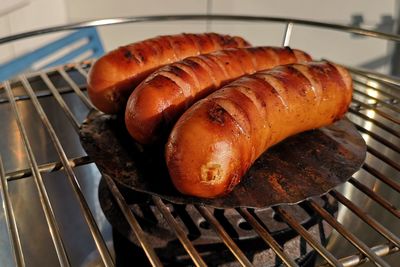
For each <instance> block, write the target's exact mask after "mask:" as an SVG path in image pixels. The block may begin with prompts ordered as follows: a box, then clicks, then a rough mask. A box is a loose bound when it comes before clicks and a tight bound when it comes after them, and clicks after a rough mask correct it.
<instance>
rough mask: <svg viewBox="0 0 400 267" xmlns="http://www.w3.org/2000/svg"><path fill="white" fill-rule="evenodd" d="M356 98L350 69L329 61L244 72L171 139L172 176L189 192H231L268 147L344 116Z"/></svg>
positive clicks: (188, 115)
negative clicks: (354, 97) (353, 98)
mask: <svg viewBox="0 0 400 267" xmlns="http://www.w3.org/2000/svg"><path fill="white" fill-rule="evenodd" d="M351 97H352V80H351V77H350V75H349V73H348V72H347V71H346V70H345V69H344V68H342V67H339V66H337V65H334V64H332V63H328V62H317V63H308V64H307V63H306V64H293V65H286V66H280V67H276V68H274V69H272V70H269V71H261V72H258V73H256V74H254V75H251V76H244V77H242V78H240V79H238V80H236V81H234V82H233V83H231V84H229V85H227V86H225V87H224V88H223V89H221V90H218V91H216V92H215V93H213V94H211V95H209V96H208V97H207V98H205V99H203V100H200V101H199V102H197V103H196V104H195V105H193V106H192V107H191V108H190V109H189V110H187V111H186V112H185V113H184V114H183V115H182V116H181V117H180V118H179V120H178V122H177V123H176V124H175V126H174V128H173V130H172V133H171V135H170V137H169V140H168V143H167V145H166V162H167V166H168V170H169V173H170V176H171V178H172V182H173V184H174V185H175V187H176V188H177V189H178V190H179V191H180V192H182V193H183V194H187V195H193V196H198V197H205V198H212V197H217V196H220V195H223V194H226V193H228V192H230V191H231V190H232V189H233V188H234V187H235V185H237V184H238V183H239V182H240V179H241V177H242V176H243V175H244V173H245V172H246V171H247V170H248V169H249V167H250V166H251V165H252V164H253V162H254V161H255V160H256V159H257V158H258V157H259V156H260V155H261V154H262V153H263V152H264V151H265V150H266V149H267V148H269V147H271V146H272V145H274V144H276V143H278V142H280V141H281V140H283V139H285V138H287V137H289V136H291V135H294V134H296V133H299V132H302V131H306V130H310V129H314V128H319V127H322V126H325V125H328V124H330V123H332V122H334V121H335V120H338V119H340V118H342V117H343V116H344V114H345V112H346V111H347V109H348V106H349V104H350V101H351Z"/></svg>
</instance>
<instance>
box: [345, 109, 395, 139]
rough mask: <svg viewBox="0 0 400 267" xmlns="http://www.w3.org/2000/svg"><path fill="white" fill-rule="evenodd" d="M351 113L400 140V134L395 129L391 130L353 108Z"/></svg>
mask: <svg viewBox="0 0 400 267" xmlns="http://www.w3.org/2000/svg"><path fill="white" fill-rule="evenodd" d="M349 111H350V112H351V113H353V114H355V115H356V116H358V117H360V118H362V119H364V120H366V121H370V122H372V123H373V124H375V125H376V126H378V127H380V128H382V129H383V130H385V131H387V132H389V133H391V134H393V135H394V136H396V137H399V138H400V132H399V131H396V130H395V129H393V128H390V127H389V126H387V125H386V124H383V123H382V122H380V121H377V120H375V119H373V118H370V117H368V116H367V115H365V114H364V113H361V112H359V111H357V110H355V109H353V108H351V107H350V108H349Z"/></svg>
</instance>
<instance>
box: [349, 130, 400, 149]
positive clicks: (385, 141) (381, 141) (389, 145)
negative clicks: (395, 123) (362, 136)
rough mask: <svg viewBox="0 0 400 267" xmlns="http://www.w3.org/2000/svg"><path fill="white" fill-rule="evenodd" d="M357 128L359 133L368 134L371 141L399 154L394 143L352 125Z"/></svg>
mask: <svg viewBox="0 0 400 267" xmlns="http://www.w3.org/2000/svg"><path fill="white" fill-rule="evenodd" d="M354 125H355V126H356V128H357V130H359V131H360V132H363V133H366V134H368V135H369V136H370V137H372V138H373V139H375V140H377V141H378V142H380V143H382V144H384V145H385V146H387V147H389V148H391V149H393V150H394V151H396V152H397V153H400V147H398V146H397V145H395V144H394V143H392V142H390V141H388V140H387V139H385V138H383V137H382V136H380V135H378V134H376V133H374V132H371V131H370V130H367V129H365V128H364V127H362V126H360V125H358V124H354Z"/></svg>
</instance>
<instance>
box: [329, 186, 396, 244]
mask: <svg viewBox="0 0 400 267" xmlns="http://www.w3.org/2000/svg"><path fill="white" fill-rule="evenodd" d="M330 194H331V195H332V196H333V197H334V198H336V199H337V200H338V201H340V203H342V204H343V205H345V206H346V207H347V208H349V209H350V210H351V211H352V212H354V214H356V215H357V216H358V217H359V218H361V219H362V220H363V221H364V222H366V223H367V224H368V225H369V226H371V227H372V228H373V229H374V230H375V231H377V232H378V233H379V234H381V235H382V236H383V237H385V238H386V239H387V240H389V241H390V242H392V243H393V244H394V245H395V246H397V247H399V248H400V238H399V237H397V236H396V235H395V234H393V233H392V232H391V231H390V230H389V229H387V228H386V227H385V226H383V225H382V224H380V223H379V222H378V221H377V220H375V219H374V218H372V217H371V216H370V215H368V214H367V213H365V212H364V211H363V210H362V209H360V208H359V207H357V205H355V204H354V203H353V202H351V201H350V200H349V199H347V198H346V197H345V196H343V195H342V194H341V193H339V192H338V191H336V190H332V191H331V192H330Z"/></svg>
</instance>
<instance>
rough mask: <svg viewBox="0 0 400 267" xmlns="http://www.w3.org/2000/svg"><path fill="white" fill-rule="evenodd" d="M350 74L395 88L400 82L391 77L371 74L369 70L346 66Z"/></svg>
mask: <svg viewBox="0 0 400 267" xmlns="http://www.w3.org/2000/svg"><path fill="white" fill-rule="evenodd" d="M346 68H347V69H349V70H350V71H351V72H353V73H355V74H356V75H360V76H363V77H364V78H367V79H370V80H373V81H376V82H379V83H385V85H388V84H389V85H394V86H396V87H399V86H400V80H399V79H396V78H395V77H393V76H387V75H384V74H381V73H378V72H372V71H370V70H365V69H357V68H354V67H350V66H346Z"/></svg>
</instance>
